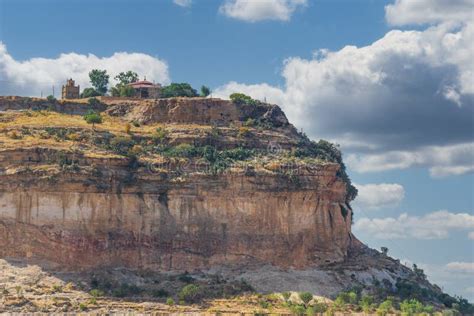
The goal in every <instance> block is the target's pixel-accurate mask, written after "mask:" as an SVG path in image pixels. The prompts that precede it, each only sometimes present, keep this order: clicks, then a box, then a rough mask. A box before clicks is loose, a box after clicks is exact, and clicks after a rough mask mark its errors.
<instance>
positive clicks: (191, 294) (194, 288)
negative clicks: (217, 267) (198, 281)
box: [178, 284, 204, 303]
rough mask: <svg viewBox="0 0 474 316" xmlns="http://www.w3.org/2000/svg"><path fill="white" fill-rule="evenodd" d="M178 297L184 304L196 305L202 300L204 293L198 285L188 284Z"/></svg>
mask: <svg viewBox="0 0 474 316" xmlns="http://www.w3.org/2000/svg"><path fill="white" fill-rule="evenodd" d="M178 297H179V300H180V301H185V302H186V303H197V302H199V301H200V300H201V299H202V298H204V291H203V290H202V289H201V287H200V286H199V285H195V284H188V285H186V286H185V287H183V288H182V289H181V291H180V292H179V294H178Z"/></svg>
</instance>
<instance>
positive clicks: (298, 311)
mask: <svg viewBox="0 0 474 316" xmlns="http://www.w3.org/2000/svg"><path fill="white" fill-rule="evenodd" d="M290 310H291V312H292V313H293V315H297V316H303V315H304V314H306V308H305V307H304V306H303V305H291V306H290Z"/></svg>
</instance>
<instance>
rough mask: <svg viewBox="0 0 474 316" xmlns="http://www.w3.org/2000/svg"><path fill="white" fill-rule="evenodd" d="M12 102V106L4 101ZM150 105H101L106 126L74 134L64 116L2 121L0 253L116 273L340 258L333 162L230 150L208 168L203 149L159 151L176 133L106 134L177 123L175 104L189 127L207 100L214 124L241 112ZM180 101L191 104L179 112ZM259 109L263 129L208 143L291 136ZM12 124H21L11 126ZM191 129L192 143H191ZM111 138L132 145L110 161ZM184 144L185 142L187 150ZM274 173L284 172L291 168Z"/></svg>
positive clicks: (344, 212)
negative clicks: (41, 122)
mask: <svg viewBox="0 0 474 316" xmlns="http://www.w3.org/2000/svg"><path fill="white" fill-rule="evenodd" d="M20 101H21V100H20ZM20 101H19V100H16V99H15V102H16V103H15V104H20V103H21V102H20ZM25 102H26V101H25ZM156 102H157V103H153V104H152V105H150V104H148V103H145V104H138V105H137V108H133V107H132V105H130V104H128V105H124V104H102V105H101V106H103V107H106V108H107V110H106V112H109V114H110V115H111V116H110V117H111V118H110V119H109V118H106V122H104V126H106V127H107V128H109V130H107V131H106V130H105V127H101V126H100V125H98V126H97V127H95V128H94V129H93V130H91V129H90V127H88V126H86V127H84V126H82V125H81V124H86V123H81V122H82V121H81V120H80V118H79V119H76V118H75V117H74V116H71V115H69V114H67V115H64V117H62V116H58V114H54V113H52V114H51V113H49V114H48V112H45V113H43V112H41V114H35V113H23V114H21V113H20V114H15V113H14V114H11V115H10V116H8V115H7V116H5V117H4V118H3V120H4V122H5V123H3V124H4V125H2V126H3V127H2V126H0V128H3V130H4V133H5V135H6V136H1V135H0V144H3V146H2V147H1V149H0V257H26V258H31V259H41V260H47V261H50V262H53V263H57V264H59V265H61V266H62V267H63V268H65V269H77V268H91V267H96V266H121V267H129V268H146V269H155V270H188V271H192V270H195V269H202V268H208V267H212V266H216V265H223V264H246V263H259V262H260V263H269V264H273V265H276V266H279V267H295V268H303V267H309V266H315V265H321V264H327V263H330V262H338V261H342V260H344V258H345V256H346V254H347V251H348V246H349V243H350V241H351V232H350V229H351V210H350V209H349V207H348V205H347V204H346V202H347V192H346V191H347V183H346V182H345V180H344V179H343V178H341V172H340V171H341V170H340V169H341V165H340V164H338V163H335V162H330V161H319V160H314V159H313V160H311V159H310V158H305V159H300V158H298V159H299V160H298V159H297V158H294V157H293V158H288V157H289V156H290V155H291V152H290V151H288V152H285V153H276V154H275V153H267V154H259V155H257V156H252V157H253V158H245V159H244V158H235V157H237V156H238V155H237V154H236V153H235V152H232V157H234V158H233V159H234V160H235V159H241V160H239V163H240V164H236V165H231V166H226V168H221V166H220V165H218V164H217V163H216V162H215V161H214V160H213V159H217V158H213V157H214V156H213V157H211V158H207V159H208V160H209V161H211V162H212V163H214V164H215V165H216V166H218V167H219V168H221V169H225V170H221V169H219V172H214V171H213V172H209V170H206V169H205V168H206V166H207V165H206V164H203V162H202V160H203V159H204V158H202V157H207V156H208V155H209V150H210V149H209V148H214V147H212V146H209V145H206V147H205V148H204V147H196V148H197V149H193V150H195V151H199V150H202V151H203V154H202V155H203V156H202V157H201V158H200V156H198V157H196V156H193V158H189V159H187V158H186V159H184V158H182V156H179V157H178V158H173V157H171V158H169V156H170V155H171V154H170V152H172V151H171V150H174V151H173V152H175V151H176V150H177V149H176V148H175V147H173V146H175V145H173V144H174V143H177V144H181V143H183V141H180V139H181V140H183V139H189V137H190V136H189V134H186V133H185V132H186V131H190V130H187V129H186V127H179V126H174V127H173V128H169V132H168V133H167V134H166V140H164V137H162V138H160V139H159V140H158V141H157V140H156V137H155V138H153V137H154V136H153V137H152V136H149V135H148V134H147V133H148V130H146V129H145V127H136V128H135V127H134V128H135V130H132V131H131V132H130V127H128V129H129V130H128V131H126V132H120V131H116V130H115V129H114V128H115V127H114V126H115V125H112V124H116V121H114V120H116V119H115V118H114V115H116V116H117V115H118V116H120V115H125V116H127V115H129V116H131V117H130V118H129V119H133V120H139V118H142V120H141V122H142V124H154V123H156V122H157V121H158V122H159V123H164V122H167V121H168V120H169V118H170V117H172V118H173V120H175V121H176V120H178V121H179V119H178V118H177V117H173V116H172V113H173V111H172V110H170V109H175V111H178V109H179V111H181V112H183V113H182V114H180V115H178V116H179V117H181V120H182V121H185V122H186V123H189V122H188V121H189V120H191V119H192V117H193V116H195V115H197V116H198V119H199V120H202V121H199V122H198V123H199V124H205V123H206V122H207V121H206V120H207V118H205V116H202V115H201V116H199V115H198V114H197V113H195V114H193V113H194V112H193V111H197V110H201V109H205V108H207V107H208V106H209V104H210V105H211V106H213V107H214V110H213V112H212V113H211V114H210V115H211V116H212V117H214V116H215V115H217V116H219V117H220V112H219V111H224V110H223V109H224V108H226V109H227V110H226V111H227V112H226V113H231V114H229V115H230V116H229V120H231V121H236V122H241V120H242V119H243V118H245V116H244V117H242V113H244V112H245V111H247V110H245V111H244V112H242V111H243V110H239V108H238V107H235V108H234V109H231V110H229V109H228V108H232V104H231V103H229V102H228V101H222V102H221V101H216V100H210V101H209V100H207V101H206V100H204V101H201V102H202V104H201V105H199V101H196V100H190V101H187V102H188V103H189V104H187V103H184V104H181V103H180V102H181V101H179V100H174V101H156ZM173 102H174V103H173ZM206 102H207V103H206ZM208 103H209V104H208ZM185 106H190V107H191V108H192V111H191V113H188V112H186V111H185V108H184V109H183V107H185ZM261 107H262V108H261V109H260V110H259V109H255V108H254V109H253V110H252V111H257V112H259V113H258V114H256V115H257V116H260V117H261V116H265V115H266V116H267V117H269V118H270V119H269V122H270V123H271V122H274V125H273V127H271V128H269V129H267V130H262V128H259V129H258V128H253V127H248V128H247V129H246V130H244V132H245V133H246V136H242V135H240V136H239V135H237V134H236V135H237V136H235V137H234V139H235V140H233V141H232V142H229V141H228V139H229V137H228V136H227V135H228V134H229V133H232V131H233V129H232V127H226V126H224V127H222V129H221V130H218V131H217V132H218V133H217V136H215V140H216V141H215V143H225V141H226V140H227V144H230V145H226V146H222V147H229V146H230V147H232V146H233V147H235V148H237V147H238V148H241V149H239V150H241V151H242V152H244V149H243V147H242V146H247V144H249V142H250V141H251V140H252V137H253V138H254V139H259V141H260V142H261V143H262V145H259V146H260V147H263V146H265V145H264V143H265V142H267V141H266V140H265V137H266V136H265V135H269V136H268V137H271V138H269V140H274V139H284V137H286V138H288V139H289V141H286V143H285V145H284V146H283V145H281V147H280V149H281V148H284V147H289V146H293V145H291V144H297V143H298V142H299V141H300V139H299V138H298V137H300V136H298V135H297V134H296V133H294V128H293V127H292V126H290V125H288V123H287V121H286V118H285V117H284V114H283V113H282V112H281V110H280V109H279V108H278V107H276V108H275V106H263V105H262V106H261ZM165 109H166V113H168V114H166V115H168V116H166V115H165V114H164V112H163V111H165ZM16 110H17V109H16ZM215 111H217V112H216V113H214V112H215ZM111 112H113V113H111ZM162 112H163V113H162ZM218 112H219V113H218ZM260 112H261V113H260ZM120 113H121V114H120ZM140 113H142V114H140ZM170 113H171V114H170ZM112 114H113V115H112ZM244 114H245V113H244ZM34 115H38V119H45V118H44V116H48V115H50V117H51V119H50V120H49V119H47V118H46V119H45V121H47V122H48V126H47V127H45V131H41V130H40V129H41V128H43V127H42V126H36V125H35V122H36V121H35V120H33V119H32V118H31V117H32V116H34ZM41 115H43V116H41ZM140 115H141V116H140ZM245 115H250V114H248V113H247V114H245ZM252 115H254V114H252ZM160 117H165V118H163V119H160ZM199 117H201V118H199ZM225 117H227V116H225ZM251 117H252V116H251ZM109 120H110V121H109ZM272 120H273V121H272ZM275 120H276V121H275ZM20 121H21V122H22V123H21V124H22V125H21V126H19V124H16V123H15V122H20ZM161 121H163V122H161ZM278 121H279V122H283V123H284V122H285V121H286V123H285V124H287V125H285V126H282V125H278ZM49 122H51V125H49ZM55 122H56V123H55ZM57 122H61V123H57ZM125 122H127V121H124V124H125ZM223 122H224V123H225V120H224V121H223ZM275 122H276V123H275ZM178 123H179V122H178ZM221 123H222V122H221ZM224 123H222V124H224ZM230 123H232V122H230ZM230 123H229V124H230ZM1 124H2V123H1V122H0V125H1ZM54 124H57V125H58V126H53V125H54ZM199 124H198V125H199ZM147 128H148V127H147ZM193 128H194V129H193V130H192V133H194V134H193V137H195V138H196V137H197V138H198V136H196V135H197V134H196V133H195V129H196V127H193ZM65 129H66V131H64V130H65ZM149 129H150V128H149ZM159 131H163V128H161V129H159ZM183 131H184V132H183ZM237 131H238V130H237ZM238 132H239V131H238ZM241 132H242V131H240V132H239V133H241ZM13 133H14V134H13ZM48 133H49V134H48ZM189 133H191V132H189ZM239 133H238V134H239ZM130 134H132V135H130ZM249 134H250V136H248V135H249ZM48 135H53V136H51V137H50V138H48ZM71 135H72V136H71ZM252 135H253V136H252ZM2 137H3V138H2ZM62 137H63V138H62ZM126 137H128V138H127V139H126V140H124V139H125V138H126ZM206 137H208V136H206ZM291 137H292V138H291ZM110 139H112V140H110ZM114 139H118V140H117V141H114ZM201 140H202V139H201ZM204 140H207V138H205V139H204ZM119 141H121V142H122V143H123V142H125V143H126V142H131V143H132V145H133V144H135V145H133V146H132V145H130V148H129V149H128V151H127V152H126V153H123V152H122V151H123V148H122V147H120V148H119V149H120V150H122V151H118V154H117V153H109V152H108V151H107V150H109V149H110V148H115V147H113V146H116V147H118V146H119V145H120V144H122V143H119ZM155 141H156V142H158V143H157V144H155V145H156V146H155V145H153V144H154V143H153V142H155ZM165 141H167V142H168V145H167V146H168V147H166V148H167V149H166V150H164V149H163V146H164V145H163V143H164V142H165ZM152 143H153V144H152ZM250 143H252V142H250ZM253 143H255V144H258V143H257V142H253ZM117 144H119V145H117ZM127 144H128V143H127ZM150 144H152V145H150ZM194 144H195V146H201V145H196V144H199V139H198V141H195V142H194ZM94 146H95V147H94ZM120 146H122V145H120ZM124 146H125V145H124ZM153 146H155V147H156V148H158V149H156V151H155V147H153ZM189 146H191V145H189ZM189 146H188V147H185V148H187V150H188V151H190V150H191V149H189ZM277 146H280V145H279V144H277ZM294 146H296V145H294ZM146 148H149V149H146ZM160 148H161V149H160ZM193 148H194V147H193ZM199 148H201V149H199ZM202 148H204V149H202ZM257 149H258V148H257ZM265 149H266V148H265ZM159 150H161V151H159ZM180 150H183V148H181V149H180ZM216 150H217V149H216ZM226 150H227V149H226ZM245 150H247V151H245V152H244V153H247V152H248V151H249V149H245ZM131 152H132V154H131ZM251 152H252V153H254V151H253V149H252V151H251ZM160 153H161V154H160ZM239 153H240V152H239ZM211 154H212V155H224V154H226V152H224V151H220V152H217V151H216V152H215V153H214V152H212V153H211ZM160 155H161V156H160ZM188 155H191V154H188ZM212 155H211V156H212ZM229 155H230V154H229ZM253 155H256V154H253ZM278 155H280V156H278ZM167 157H168V158H167ZM180 157H181V158H180ZM226 157H227V156H226ZM229 157H230V156H229ZM153 159H154V160H153ZM222 159H223V158H222ZM226 159H227V160H225V161H226V162H227V161H229V159H230V158H226ZM163 160H166V161H165V162H166V163H165V164H163ZM150 161H152V162H153V161H155V162H156V161H158V162H160V164H158V165H154V164H150ZM223 161H224V160H223ZM289 161H290V162H292V164H289ZM315 161H316V162H315ZM285 164H286V165H285ZM282 166H283V167H285V166H287V167H288V166H290V167H291V170H290V171H291V172H289V171H288V169H281V168H280V167H282Z"/></svg>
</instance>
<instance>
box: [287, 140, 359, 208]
mask: <svg viewBox="0 0 474 316" xmlns="http://www.w3.org/2000/svg"><path fill="white" fill-rule="evenodd" d="M300 136H301V140H300V141H299V143H298V146H297V148H296V149H295V150H293V152H292V155H293V156H295V157H298V158H304V157H313V158H318V159H321V160H324V161H329V162H336V163H338V164H339V165H340V169H339V171H338V176H339V177H340V178H341V179H342V180H343V181H344V182H345V183H346V190H347V197H346V200H347V202H350V201H352V200H354V199H355V198H356V197H357V193H358V192H357V188H356V187H355V186H353V185H352V182H351V180H350V178H349V176H348V175H347V173H346V165H345V164H344V162H343V161H342V153H341V151H340V150H339V147H338V146H337V145H335V144H333V143H330V142H328V141H326V140H323V139H321V140H319V141H318V142H315V141H312V140H310V139H309V138H308V137H307V136H306V135H305V134H304V133H301V134H300Z"/></svg>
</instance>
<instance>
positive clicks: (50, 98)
mask: <svg viewBox="0 0 474 316" xmlns="http://www.w3.org/2000/svg"><path fill="white" fill-rule="evenodd" d="M46 100H48V101H49V102H56V98H55V97H54V96H53V95H48V96H47V97H46Z"/></svg>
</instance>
